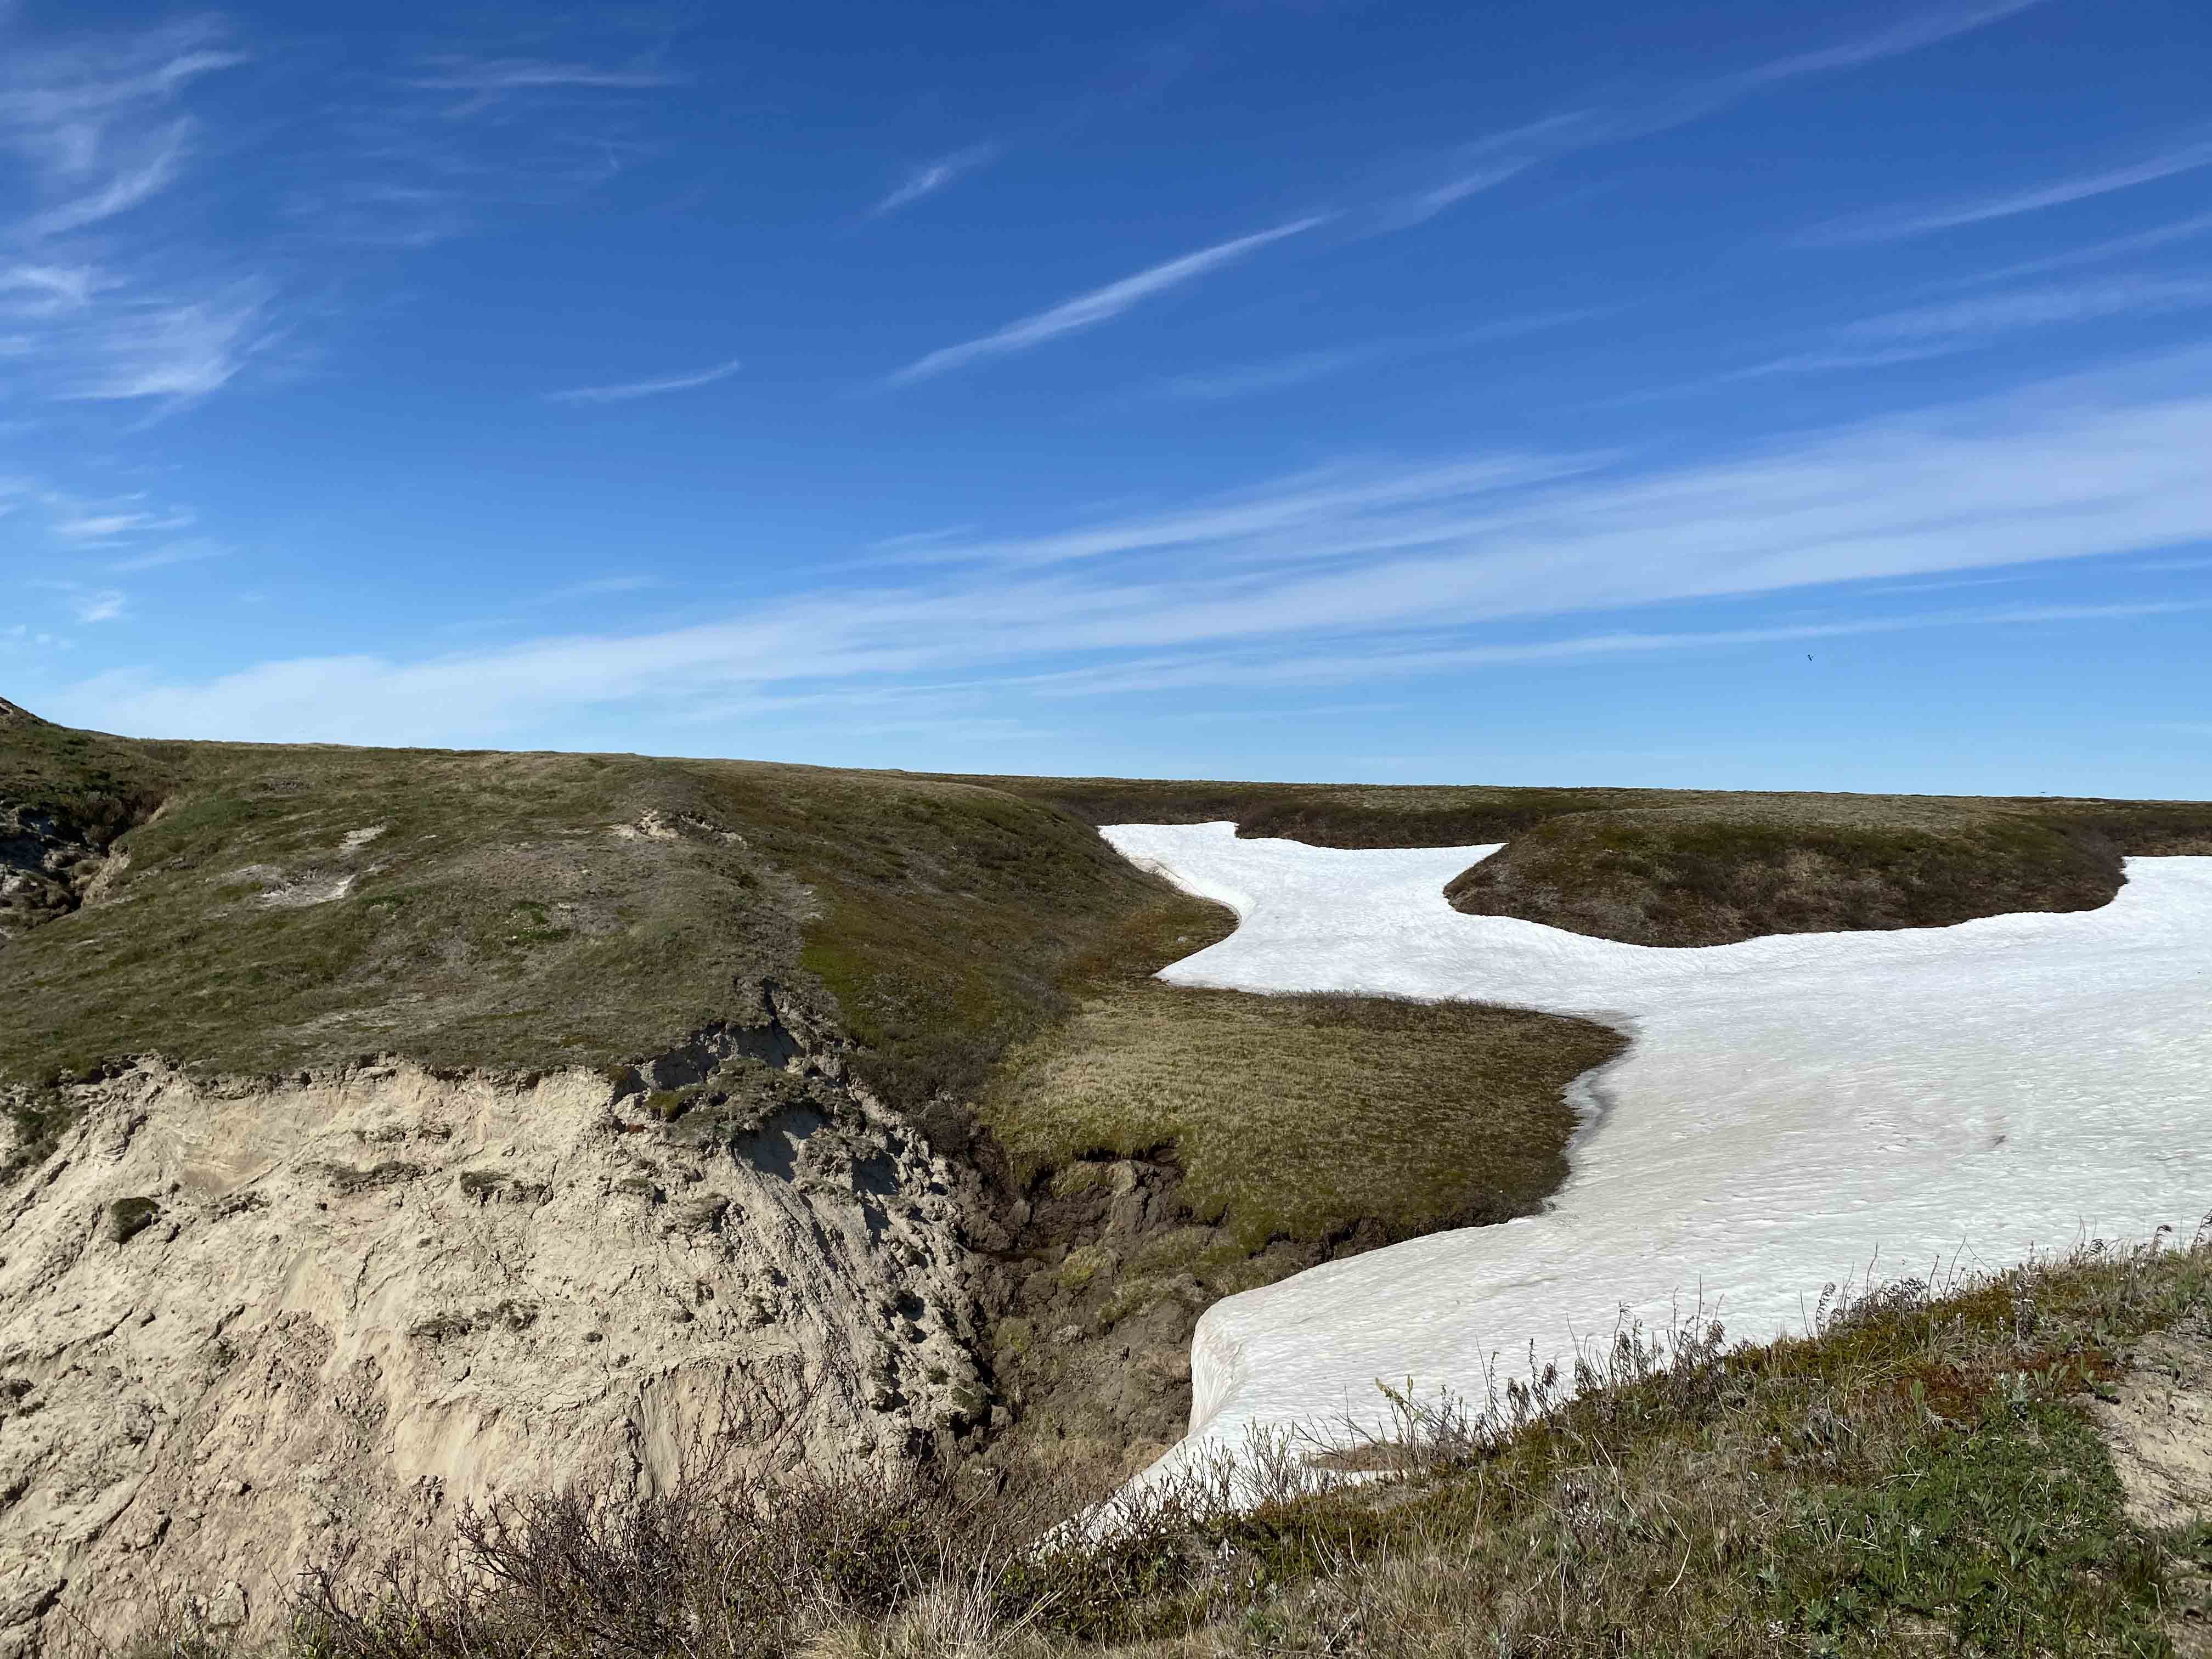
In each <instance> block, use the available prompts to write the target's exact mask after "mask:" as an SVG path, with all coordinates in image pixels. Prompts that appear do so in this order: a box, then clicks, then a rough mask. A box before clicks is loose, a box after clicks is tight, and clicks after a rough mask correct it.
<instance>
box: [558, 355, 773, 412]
mask: <svg viewBox="0 0 2212 1659" xmlns="http://www.w3.org/2000/svg"><path fill="white" fill-rule="evenodd" d="M741 368H744V364H743V363H742V362H739V361H738V359H736V358H734V357H732V359H731V360H730V361H729V362H726V363H717V364H715V365H714V367H713V368H702V369H696V370H694V371H693V372H691V373H690V374H666V375H662V376H659V378H657V379H653V380H626V381H623V382H622V383H621V384H619V385H616V386H570V387H569V388H568V389H567V390H566V391H562V392H547V393H546V394H545V401H546V402H548V403H552V404H626V403H629V402H631V401H632V400H634V399H635V398H658V397H659V396H661V395H662V394H663V393H665V392H690V391H691V390H693V389H694V388H695V387H697V386H712V385H714V382H715V381H717V380H728V379H729V378H730V376H732V374H736V373H737V372H738V370H739V369H741Z"/></svg>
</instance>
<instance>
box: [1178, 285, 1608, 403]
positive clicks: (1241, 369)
mask: <svg viewBox="0 0 2212 1659" xmlns="http://www.w3.org/2000/svg"><path fill="white" fill-rule="evenodd" d="M1621 309H1622V307H1619V306H1588V307H1582V308H1580V309H1578V310H1573V311H1549V312H1542V313H1537V314H1535V315H1534V316H1528V317H1507V318H1502V319H1499V320H1498V321H1497V322H1494V323H1485V324H1483V325H1480V326H1479V327H1475V328H1470V329H1461V330H1458V331H1455V332H1453V333H1449V334H1440V335H1435V336H1431V337H1425V338H1421V339H1410V340H1370V341H1367V342H1364V343H1359V344H1354V345H1345V346H1325V347H1321V348H1318V349H1314V350H1310V351H1297V352H1291V353H1289V354H1287V355H1285V356H1280V357H1274V358H1269V359H1267V360H1265V361H1262V362H1249V363H1240V364H1236V365H1232V366H1230V367H1227V368H1216V369H1207V370H1202V371H1200V372H1199V373H1197V374H1178V375H1176V376H1175V377H1174V378H1173V379H1172V380H1167V381H1164V382H1163V383H1162V385H1161V387H1160V390H1161V391H1162V392H1164V393H1165V394H1166V395H1167V396H1169V397H1171V398H1191V399H1197V400H1201V401H1204V402H1207V403H1218V402H1225V401H1227V400H1228V399H1231V398H1245V397H1250V396H1252V395H1253V394H1255V393H1256V392H1279V391H1281V390H1283V389H1284V388H1285V387H1286V386H1304V385H1306V384H1308V383H1310V382H1311V381H1314V380H1325V379H1327V378H1328V376H1330V375H1333V374H1344V373H1346V372H1347V371H1350V370H1352V369H1359V368H1373V367H1376V366H1377V365H1381V364H1386V363H1403V362H1418V361H1419V360H1420V359H1422V358H1425V357H1444V356H1455V355H1456V354H1458V353H1460V352H1463V351H1468V350H1472V349H1474V348H1475V347H1477V346H1480V345H1490V344H1495V343H1498V342H1499V341H1502V340H1510V339H1515V338H1517V337H1520V336H1522V335H1526V334H1535V333H1539V332H1541V331H1544V330H1546V329H1552V328H1565V327H1567V326H1569V325H1572V324H1575V323H1587V322H1595V321H1596V320H1598V319H1601V318H1605V317H1611V316H1614V315H1616V314H1618V313H1619V312H1620V310H1621Z"/></svg>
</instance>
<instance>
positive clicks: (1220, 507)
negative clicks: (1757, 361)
mask: <svg viewBox="0 0 2212 1659" xmlns="http://www.w3.org/2000/svg"><path fill="white" fill-rule="evenodd" d="M1608 459H1612V458H1611V457H1610V456H1607V455H1601V454H1600V455H1519V454H1504V455H1486V456H1484V457H1482V458H1480V459H1476V460H1471V461H1460V462H1454V463H1451V464H1449V465H1442V466H1427V467H1416V468H1407V469H1400V470H1395V471H1389V472H1387V473H1385V474H1383V475H1382V476H1380V477H1365V476H1363V477H1328V476H1321V477H1302V478H1297V479H1292V480H1285V481H1279V482H1278V483H1276V484H1275V485H1273V487H1271V488H1269V489H1267V490H1264V491H1261V492H1256V493H1255V494H1254V495H1249V496H1247V497H1243V498H1236V499H1231V500H1228V501H1218V502H1212V503H1207V504H1206V505H1203V506H1200V507H1190V508H1185V509H1182V510H1178V511H1175V512H1170V513H1158V514H1155V515H1151V516H1146V517H1143V518H1136V519H1125V520H1120V521H1118V522H1116V523H1114V524H1111V525H1105V526H1097V527H1096V528H1092V529H1085V530H1072V531H1062V532H1057V533H1054V534H1051V535H1044V536H1028V537H1018V538H1002V539H998V540H991V541H975V540H969V541H965V542H959V541H954V542H943V543H939V544H935V545H933V546H929V547H923V548H915V549H911V550H907V557H906V560H905V561H904V562H915V563H923V562H937V563H948V562H958V563H989V564H995V565H1000V566H1010V567H1021V566H1030V567H1035V566H1042V565H1053V564H1066V563H1071V562H1079V561H1091V560H1098V559H1103V558H1107V557H1109V556H1121V555H1128V554H1138V553H1164V552H1169V551H1174V552H1176V554H1177V555H1178V556H1184V555H1187V554H1188V553H1190V552H1192V551H1194V550H1206V551H1211V552H1213V553H1215V554H1217V555H1219V554H1222V553H1225V552H1229V551H1231V550H1233V551H1234V552H1235V554H1236V555H1237V556H1239V557H1243V556H1248V555H1250V554H1252V553H1255V552H1256V553H1257V554H1258V555H1259V556H1261V558H1263V559H1271V560H1279V559H1284V558H1287V557H1295V558H1298V559H1300V560H1308V559H1313V558H1316V557H1335V556H1341V554H1342V553H1343V552H1344V551H1346V550H1347V548H1346V538H1358V539H1357V540H1356V542H1355V544H1354V545H1353V546H1352V548H1351V549H1350V550H1368V549H1370V548H1371V547H1372V546H1373V545H1374V544H1373V542H1372V541H1371V540H1370V539H1367V538H1370V537H1372V536H1373V535H1375V534H1376V532H1377V531H1378V530H1379V531H1381V532H1383V534H1384V535H1385V537H1386V539H1387V540H1388V541H1389V544H1391V545H1403V544H1404V543H1405V541H1406V540H1407V538H1411V539H1412V540H1414V541H1417V542H1425V541H1428V540H1431V539H1434V538H1438V537H1442V538H1444V539H1449V537H1450V536H1451V534H1452V533H1453V530H1454V529H1455V521H1453V520H1445V521H1444V526H1443V527H1441V528H1440V527H1439V526H1437V523H1436V522H1435V521H1434V520H1432V519H1431V517H1430V516H1429V513H1428V510H1429V509H1432V508H1436V507H1441V506H1449V505H1451V504H1455V503H1462V502H1465V501H1470V500H1472V499H1474V498H1476V497H1479V496H1484V495H1492V494H1495V493H1497V492H1498V491H1501V490H1507V489H1515V488H1517V487H1521V486H1525V485H1528V484H1533V483H1548V482H1550V481H1552V480H1553V479H1557V478H1561V477H1569V476H1571V475H1572V474H1575V473H1577V472H1587V471H1593V470H1595V469H1596V468H1597V467H1599V466H1601V465H1604V464H1605V463H1606V462H1607V460H1608ZM1408 509H1419V512H1418V513H1414V514H1413V516H1412V517H1411V518H1410V520H1409V519H1408V516H1407V514H1408ZM1285 536H1290V537H1294V538H1296V540H1295V542H1294V544H1293V545H1292V546H1291V547H1285V545H1284V541H1283V538H1285Z"/></svg>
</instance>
